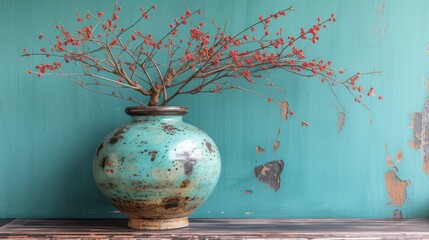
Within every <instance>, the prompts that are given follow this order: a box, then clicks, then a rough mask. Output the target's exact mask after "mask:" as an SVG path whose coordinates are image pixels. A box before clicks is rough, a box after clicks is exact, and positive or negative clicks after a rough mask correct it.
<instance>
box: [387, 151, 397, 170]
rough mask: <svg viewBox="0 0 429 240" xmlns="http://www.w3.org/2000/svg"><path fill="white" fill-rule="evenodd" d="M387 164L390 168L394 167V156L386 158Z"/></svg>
mask: <svg viewBox="0 0 429 240" xmlns="http://www.w3.org/2000/svg"><path fill="white" fill-rule="evenodd" d="M386 164H387V166H388V167H394V166H395V164H394V163H393V161H392V156H390V155H389V154H388V155H387V156H386Z"/></svg>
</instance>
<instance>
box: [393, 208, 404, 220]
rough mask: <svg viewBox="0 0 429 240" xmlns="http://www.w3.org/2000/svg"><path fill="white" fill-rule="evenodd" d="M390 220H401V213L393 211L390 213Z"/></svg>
mask: <svg viewBox="0 0 429 240" xmlns="http://www.w3.org/2000/svg"><path fill="white" fill-rule="evenodd" d="M392 218H394V219H402V212H401V210H398V209H396V210H393V212H392Z"/></svg>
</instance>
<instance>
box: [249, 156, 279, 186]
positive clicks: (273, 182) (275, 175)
mask: <svg viewBox="0 0 429 240" xmlns="http://www.w3.org/2000/svg"><path fill="white" fill-rule="evenodd" d="M283 167H284V162H283V160H277V161H271V162H268V163H266V164H264V165H260V166H256V167H255V168H254V170H253V174H254V175H255V177H256V178H257V179H258V180H259V181H261V182H264V183H267V184H268V186H269V187H271V188H272V189H274V191H275V192H277V190H279V189H280V182H281V181H280V175H281V173H282V171H283Z"/></svg>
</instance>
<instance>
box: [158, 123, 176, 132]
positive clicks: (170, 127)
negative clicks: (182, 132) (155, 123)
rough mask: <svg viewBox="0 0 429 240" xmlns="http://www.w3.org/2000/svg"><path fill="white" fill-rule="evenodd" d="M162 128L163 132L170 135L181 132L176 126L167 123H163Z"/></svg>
mask: <svg viewBox="0 0 429 240" xmlns="http://www.w3.org/2000/svg"><path fill="white" fill-rule="evenodd" d="M161 127H162V130H163V131H164V132H165V133H167V134H168V135H174V134H176V132H177V131H178V130H179V129H177V128H176V127H175V126H173V125H170V124H166V123H161Z"/></svg>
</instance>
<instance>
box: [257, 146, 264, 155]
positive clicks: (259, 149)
mask: <svg viewBox="0 0 429 240" xmlns="http://www.w3.org/2000/svg"><path fill="white" fill-rule="evenodd" d="M263 152H265V149H263V148H262V147H261V146H257V147H256V153H257V154H261V153H263Z"/></svg>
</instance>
